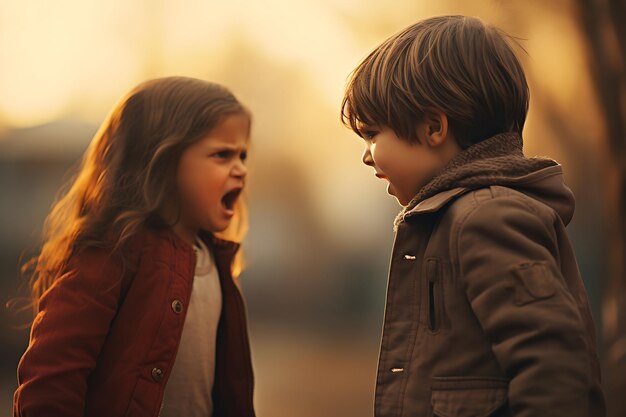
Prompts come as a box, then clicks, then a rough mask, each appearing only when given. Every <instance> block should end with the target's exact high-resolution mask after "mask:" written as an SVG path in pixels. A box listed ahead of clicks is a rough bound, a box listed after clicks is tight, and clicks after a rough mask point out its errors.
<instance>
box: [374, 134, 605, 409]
mask: <svg viewBox="0 0 626 417" xmlns="http://www.w3.org/2000/svg"><path fill="white" fill-rule="evenodd" d="M573 210H574V197H573V195H572V193H571V191H570V190H569V188H567V186H565V185H564V183H563V177H562V171H561V166H560V165H558V164H557V163H556V162H554V161H552V160H549V159H544V158H526V157H524V156H523V153H522V141H521V138H520V137H519V136H517V135H513V134H502V135H497V136H494V137H493V138H490V139H488V140H486V141H484V142H482V143H480V144H478V145H474V146H472V147H470V148H469V149H467V150H465V151H464V152H462V153H461V154H460V155H459V156H458V157H457V158H455V159H454V160H453V161H452V162H451V163H450V164H449V165H448V166H447V167H446V168H445V169H444V170H443V171H442V173H441V174H440V175H438V176H437V177H436V178H435V179H434V180H433V181H432V182H431V183H429V184H428V185H427V186H426V187H425V188H424V189H423V190H422V191H421V192H420V194H419V195H418V196H416V198H415V199H414V200H413V201H412V202H411V203H410V204H409V205H408V206H407V207H406V208H405V210H404V211H403V212H402V213H401V214H400V215H399V216H398V218H397V220H396V226H397V235H396V240H395V243H394V247H393V253H392V257H391V268H390V272H389V282H388V289H387V304H386V310H385V318H384V326H383V336H382V341H381V350H380V358H379V364H378V376H377V384H376V397H375V416H376V417H400V416H405V417H422V416H433V415H434V416H445V417H470V416H484V417H486V416H515V417H531V416H532V417H536V416H541V417H549V416H564V417H565V416H567V417H577V416H581V417H582V416H594V417H600V416H604V415H605V410H604V397H603V394H602V391H601V386H600V371H599V364H598V358H597V354H596V346H595V331H594V325H593V321H592V317H591V312H590V309H589V304H588V301H587V294H586V291H585V288H584V286H583V282H582V281H581V278H580V275H579V271H578V267H577V264H576V259H575V257H574V253H573V251H572V247H571V245H570V243H569V240H568V237H567V233H566V231H565V226H566V225H567V224H568V223H569V221H570V220H571V218H572V216H573Z"/></svg>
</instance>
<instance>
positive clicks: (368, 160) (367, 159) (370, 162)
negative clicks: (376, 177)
mask: <svg viewBox="0 0 626 417" xmlns="http://www.w3.org/2000/svg"><path fill="white" fill-rule="evenodd" d="M361 160H362V161H363V163H364V164H365V165H367V166H370V167H372V166H374V159H373V158H372V153H371V152H370V149H369V148H365V151H364V152H363V156H362V157H361Z"/></svg>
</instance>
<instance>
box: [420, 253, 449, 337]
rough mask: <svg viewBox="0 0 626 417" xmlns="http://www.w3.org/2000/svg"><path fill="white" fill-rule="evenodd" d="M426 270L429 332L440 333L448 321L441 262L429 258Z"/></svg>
mask: <svg viewBox="0 0 626 417" xmlns="http://www.w3.org/2000/svg"><path fill="white" fill-rule="evenodd" d="M425 269H426V271H425V272H426V274H425V275H426V280H425V281H426V285H425V286H426V288H425V293H426V307H427V315H426V317H427V325H428V331H429V332H431V333H438V332H439V330H440V329H441V328H442V327H443V326H444V325H445V321H446V314H445V307H444V296H445V294H444V291H445V287H444V280H443V274H442V270H441V269H442V266H441V262H440V261H439V259H437V258H428V259H426V262H425Z"/></svg>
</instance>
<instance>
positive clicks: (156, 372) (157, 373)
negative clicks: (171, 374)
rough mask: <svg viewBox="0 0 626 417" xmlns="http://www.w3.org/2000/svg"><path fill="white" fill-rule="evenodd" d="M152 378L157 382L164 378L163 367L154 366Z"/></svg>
mask: <svg viewBox="0 0 626 417" xmlns="http://www.w3.org/2000/svg"><path fill="white" fill-rule="evenodd" d="M152 379H154V380H155V381H156V382H161V380H162V379H163V369H161V368H152Z"/></svg>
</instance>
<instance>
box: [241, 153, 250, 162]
mask: <svg viewBox="0 0 626 417" xmlns="http://www.w3.org/2000/svg"><path fill="white" fill-rule="evenodd" d="M239 157H240V158H241V160H242V161H243V162H246V159H248V153H247V152H242V153H241V155H240V156H239Z"/></svg>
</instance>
